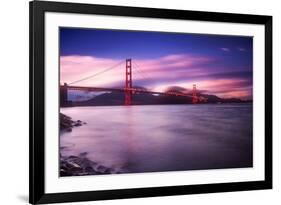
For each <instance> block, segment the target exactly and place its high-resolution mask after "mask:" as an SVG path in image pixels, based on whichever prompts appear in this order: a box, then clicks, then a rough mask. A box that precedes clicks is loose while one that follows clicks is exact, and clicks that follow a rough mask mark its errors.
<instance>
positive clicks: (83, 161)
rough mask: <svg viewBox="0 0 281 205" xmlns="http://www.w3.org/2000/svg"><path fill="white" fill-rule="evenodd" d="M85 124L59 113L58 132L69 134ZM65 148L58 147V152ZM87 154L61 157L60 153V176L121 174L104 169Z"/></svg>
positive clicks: (110, 169)
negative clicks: (73, 129)
mask: <svg viewBox="0 0 281 205" xmlns="http://www.w3.org/2000/svg"><path fill="white" fill-rule="evenodd" d="M85 124H87V123H86V122H82V121H81V120H77V121H73V120H72V118H71V117H69V116H67V115H64V114H62V113H60V131H67V132H71V131H72V128H74V127H79V126H82V125H85ZM64 148H66V147H60V151H61V150H63V149H64ZM87 154H88V153H87V152H83V153H80V154H79V155H78V156H73V155H71V156H63V155H62V154H61V153H60V176H61V177H63V176H85V175H99V174H115V173H121V172H120V171H118V170H115V169H113V168H109V167H105V166H103V165H101V164H99V163H97V162H93V161H91V160H90V159H89V158H88V157H87Z"/></svg>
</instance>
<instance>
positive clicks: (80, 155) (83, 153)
mask: <svg viewBox="0 0 281 205" xmlns="http://www.w3.org/2000/svg"><path fill="white" fill-rule="evenodd" d="M87 154H88V152H82V153H80V154H79V157H86V156H87Z"/></svg>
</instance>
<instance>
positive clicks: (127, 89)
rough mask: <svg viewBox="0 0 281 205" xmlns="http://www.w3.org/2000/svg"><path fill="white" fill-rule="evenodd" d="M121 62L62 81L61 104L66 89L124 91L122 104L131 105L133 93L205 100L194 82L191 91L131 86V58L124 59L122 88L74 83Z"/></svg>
mask: <svg viewBox="0 0 281 205" xmlns="http://www.w3.org/2000/svg"><path fill="white" fill-rule="evenodd" d="M121 63H123V61H122V62H119V63H118V64H116V65H114V66H112V67H110V68H107V69H105V70H103V71H101V72H98V73H95V74H93V75H90V76H87V77H85V78H82V79H79V80H76V81H73V82H71V83H69V84H67V83H64V84H63V85H60V98H61V99H60V101H61V104H63V105H66V104H67V103H68V97H67V96H68V91H69V90H79V91H87V92H97V91H98V92H102V91H117V92H124V93H125V98H124V105H132V104H133V95H134V94H138V93H149V94H156V95H165V96H181V97H188V98H190V97H191V98H192V103H193V104H196V103H198V102H200V101H206V99H204V98H203V97H200V98H199V96H198V94H197V89H196V84H193V87H192V91H191V92H189V93H183V92H178V91H167V92H160V91H153V90H148V89H144V88H134V87H133V78H132V59H126V66H125V86H124V87H123V88H105V87H93V86H79V85H74V84H77V83H79V82H82V81H85V80H88V79H90V78H94V77H96V76H98V75H100V74H102V73H105V72H107V71H109V70H111V69H114V68H116V67H117V66H119V65H121Z"/></svg>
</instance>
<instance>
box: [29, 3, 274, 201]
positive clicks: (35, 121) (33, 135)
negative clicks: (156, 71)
mask: <svg viewBox="0 0 281 205" xmlns="http://www.w3.org/2000/svg"><path fill="white" fill-rule="evenodd" d="M29 11H30V33H29V36H30V39H29V42H30V59H29V60H30V74H29V77H30V85H29V88H30V90H29V91H30V113H29V116H30V119H29V123H30V128H29V129H30V131H29V132H30V144H29V151H30V158H29V160H30V165H29V169H30V171H29V186H30V187H29V202H30V203H31V204H43V203H57V202H75V201H91V200H106V199H123V198H137V197H153V196H167V195H183V194H198V193H214V192H229V191H244V190H259V189H271V188H272V17H271V16H262V15H248V14H230V13H215V12H201V11H200V12H199V11H184V10H169V9H155V8H136V7H124V6H105V5H93V4H77V3H62V2H46V1H32V2H30V8H29ZM45 12H62V13H81V14H98V15H113V16H131V17H150V18H162V19H182V20H197V21H209V22H216V21H217V22H227V23H246V24H259V25H264V26H265V133H264V135H265V180H263V181H248V182H235V183H217V184H200V185H183V186H168V187H153V188H135V189H120V190H107V191H85V192H82V191H81V192H71V193H53V194H49V193H45V188H44V187H45V179H44V177H45V171H44V168H45V164H44V158H45V144H44V137H45V136H44V129H45V126H44V123H45V121H44V119H45V111H44V109H45V79H44V78H45V70H44V69H45V68H44V62H45V59H44V39H45V36H44V35H45V34H44V25H45V22H44V20H45V17H44V14H45Z"/></svg>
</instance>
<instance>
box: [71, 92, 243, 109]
mask: <svg viewBox="0 0 281 205" xmlns="http://www.w3.org/2000/svg"><path fill="white" fill-rule="evenodd" d="M199 97H203V98H205V99H207V101H206V102H204V103H241V102H245V101H242V100H241V99H238V98H229V99H223V98H219V97H217V96H216V95H207V94H200V95H199ZM124 98H125V94H124V93H123V92H108V93H103V94H101V95H98V96H95V97H93V98H91V99H89V100H86V101H79V102H72V103H71V104H70V106H106V105H108V106H113V105H124ZM191 103H192V98H191V97H180V96H164V95H153V94H149V93H138V94H133V105H161V104H191ZM202 103H203V102H202Z"/></svg>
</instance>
